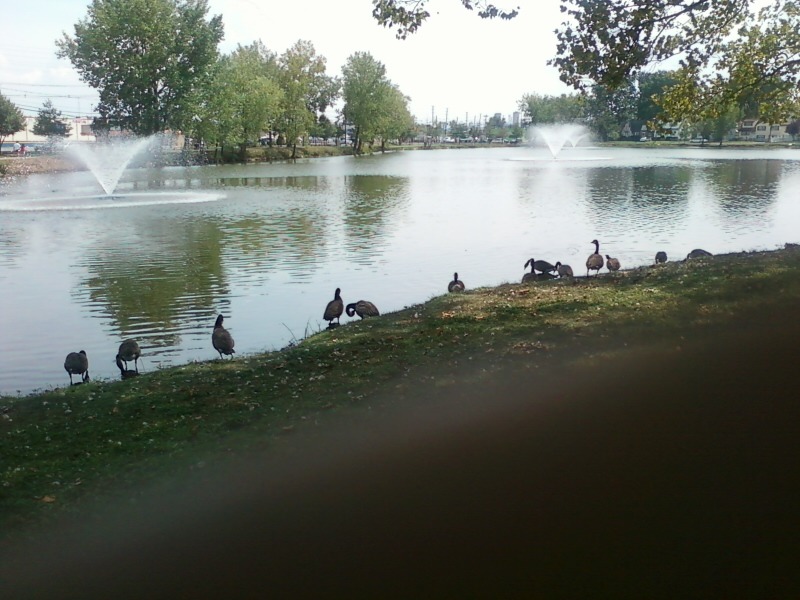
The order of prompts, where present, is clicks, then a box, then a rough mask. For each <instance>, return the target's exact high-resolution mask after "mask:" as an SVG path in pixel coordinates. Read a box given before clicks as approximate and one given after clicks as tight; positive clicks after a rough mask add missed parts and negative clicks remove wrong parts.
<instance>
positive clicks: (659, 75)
mask: <svg viewBox="0 0 800 600" xmlns="http://www.w3.org/2000/svg"><path fill="white" fill-rule="evenodd" d="M677 82H678V78H677V76H676V74H675V73H673V72H672V71H655V72H653V73H640V74H639V76H638V78H637V85H638V88H639V98H638V101H637V103H636V117H637V119H639V120H641V121H644V122H645V123H649V124H653V125H655V124H656V123H657V122H658V121H663V120H664V119H663V118H662V115H663V112H664V109H663V108H662V107H661V105H660V98H661V96H662V95H663V94H664V92H666V91H667V90H668V89H669V88H670V87H671V86H673V85H675V84H676V83H677Z"/></svg>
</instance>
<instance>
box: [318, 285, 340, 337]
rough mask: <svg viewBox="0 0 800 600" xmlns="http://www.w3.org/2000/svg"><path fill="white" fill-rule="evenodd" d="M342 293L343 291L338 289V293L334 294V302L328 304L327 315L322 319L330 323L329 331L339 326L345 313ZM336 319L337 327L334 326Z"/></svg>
mask: <svg viewBox="0 0 800 600" xmlns="http://www.w3.org/2000/svg"><path fill="white" fill-rule="evenodd" d="M341 292H342V290H341V289H339V288H336V292H335V293H334V294H333V300H331V301H330V302H328V305H327V306H326V307H325V314H324V315H322V318H323V319H325V320H326V321H328V328H329V329H330V328H332V327H336V326H337V325H339V317H341V316H342V313H343V312H344V302H342V297H341V295H340V294H341ZM334 319H336V325H334V324H333V320H334Z"/></svg>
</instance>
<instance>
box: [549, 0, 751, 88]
mask: <svg viewBox="0 0 800 600" xmlns="http://www.w3.org/2000/svg"><path fill="white" fill-rule="evenodd" d="M751 2H752V0H705V1H702V2H698V1H696V0H604V1H602V2H599V1H586V0H562V6H561V12H562V13H566V15H567V16H568V17H569V18H570V19H571V21H569V20H568V21H566V22H564V23H562V24H561V27H560V29H558V30H557V31H556V36H557V39H558V45H557V47H556V50H557V56H556V58H554V59H552V60H550V61H549V63H550V64H552V65H555V66H556V67H558V69H559V70H560V71H561V80H562V81H564V82H565V83H567V84H569V85H572V86H573V87H575V88H576V89H586V88H587V87H590V86H591V85H593V84H594V83H596V84H599V85H603V86H606V87H608V88H610V89H613V88H616V87H619V86H620V85H622V84H624V83H625V82H626V81H628V80H629V79H630V78H631V77H632V76H635V75H636V74H637V73H638V72H639V71H640V70H641V69H642V68H643V67H645V66H646V65H648V64H650V63H652V62H658V61H661V60H664V59H666V58H669V57H671V56H674V55H676V54H678V53H684V54H685V55H686V60H687V62H688V64H695V65H700V64H706V63H707V62H708V60H709V59H710V57H711V56H712V55H713V54H714V52H715V51H716V50H717V49H718V48H719V46H720V45H721V43H722V41H723V40H724V39H725V37H726V36H727V35H728V34H729V33H731V31H732V30H733V29H734V27H736V26H737V25H738V24H740V23H743V22H745V21H746V20H747V19H748V17H750V16H751V15H750V12H749V11H748V10H747V9H748V7H749V5H750V3H751Z"/></svg>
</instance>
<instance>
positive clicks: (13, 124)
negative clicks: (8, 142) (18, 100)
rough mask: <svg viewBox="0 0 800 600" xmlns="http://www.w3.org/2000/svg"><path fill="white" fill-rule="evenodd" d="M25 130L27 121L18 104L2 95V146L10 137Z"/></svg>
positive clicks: (0, 121) (0, 128) (0, 124)
mask: <svg viewBox="0 0 800 600" xmlns="http://www.w3.org/2000/svg"><path fill="white" fill-rule="evenodd" d="M23 129H25V119H24V118H23V116H22V111H21V110H20V109H19V108H18V107H17V105H16V104H14V103H13V102H11V100H9V99H8V98H6V97H5V96H3V95H2V94H0V144H2V143H3V140H4V139H5V138H6V137H7V136H9V135H13V134H15V133H17V132H18V131H22V130H23Z"/></svg>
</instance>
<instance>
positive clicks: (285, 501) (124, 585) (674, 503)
mask: <svg viewBox="0 0 800 600" xmlns="http://www.w3.org/2000/svg"><path fill="white" fill-rule="evenodd" d="M799 346H800V325H798V324H797V320H796V314H795V312H794V311H788V310H787V312H786V313H784V314H773V315H771V316H769V317H764V318H762V319H760V320H759V321H758V322H752V321H750V322H748V321H746V320H744V319H743V320H742V322H741V323H738V324H737V326H736V329H735V330H734V331H730V332H727V333H722V334H720V333H717V334H715V335H713V337H708V338H707V339H698V340H695V341H694V342H692V343H690V344H683V345H682V347H681V349H680V350H676V348H675V345H674V344H672V343H669V344H664V347H663V348H658V347H655V348H650V349H648V350H646V351H637V352H628V353H627V354H622V355H619V356H617V357H616V358H614V357H610V358H607V359H603V360H602V361H600V362H599V363H596V364H594V365H593V366H582V367H577V366H572V367H569V368H566V367H564V368H558V369H553V370H552V371H551V372H549V373H539V372H537V373H531V372H526V371H525V370H524V369H514V368H509V369H508V373H506V374H505V375H503V376H501V375H498V376H497V377H495V378H494V379H493V381H492V383H491V384H486V385H484V386H472V387H471V388H470V389H462V388H460V387H459V386H455V387H451V388H447V391H446V392H443V391H442V390H437V389H436V388H434V387H433V386H431V387H429V388H426V389H421V390H420V391H419V399H418V402H415V403H407V404H406V406H405V407H402V408H395V409H392V410H387V411H386V412H382V413H380V414H379V415H376V416H374V417H373V418H369V419H360V420H359V421H358V422H356V423H350V424H345V423H339V424H337V425H335V426H332V427H331V428H330V430H326V431H325V433H324V434H322V435H316V436H314V437H311V436H309V437H308V438H306V439H304V438H303V437H302V436H298V437H297V438H295V439H294V440H293V444H292V447H291V449H284V450H283V451H281V452H278V453H272V454H270V456H267V457H264V458H261V459H258V458H256V459H253V460H250V461H246V462H245V463H244V464H237V467H236V468H235V469H228V470H227V471H226V472H205V473H204V476H203V478H202V479H198V480H195V481H192V482H190V483H188V484H186V485H185V486H184V485H181V486H178V487H176V488H174V489H172V490H171V491H169V492H164V491H163V490H160V491H159V490H153V491H151V492H148V493H146V494H145V495H144V500H142V501H139V502H138V503H137V504H136V505H135V506H129V507H127V508H121V509H118V510H109V511H106V512H104V513H102V514H99V513H98V514H93V515H92V516H84V517H81V516H76V517H75V518H74V519H73V520H72V521H71V522H67V523H64V524H63V525H62V526H60V527H59V528H57V529H55V530H53V531H52V532H51V533H49V534H46V535H42V536H39V537H37V539H34V540H31V541H30V543H28V544H27V545H24V546H21V547H13V548H5V549H3V551H2V552H0V597H2V598H9V599H11V598H14V599H16V598H80V599H90V598H98V599H99V598H103V599H107V598H114V599H121V598H137V599H144V598H148V599H152V598H192V599H196V598H244V597H253V598H268V597H271V598H298V597H308V598H389V597H396V598H423V597H424V598H433V597H436V598H467V597H482V598H508V597H521V598H534V597H541V598H560V597H571V598H597V597H609V598H622V597H627V598H796V597H800V585H799V584H798V581H800V566H799V565H800V538H798V533H800V528H799V527H798V522H800V514H799V513H800V494H799V493H798V491H799V486H798V483H799V482H800V447H799V446H800V443H799V440H800V435H798V433H800V393H798V383H797V375H798V371H795V369H796V368H797V367H798V364H799V362H798V361H799V359H800V352H798V347H799ZM632 355H635V356H636V358H635V359H633V358H631V356H632ZM512 367H513V365H512ZM512 373H513V374H512ZM464 387H466V386H464ZM440 396H441V397H440ZM207 471H210V469H209V470H207Z"/></svg>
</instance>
